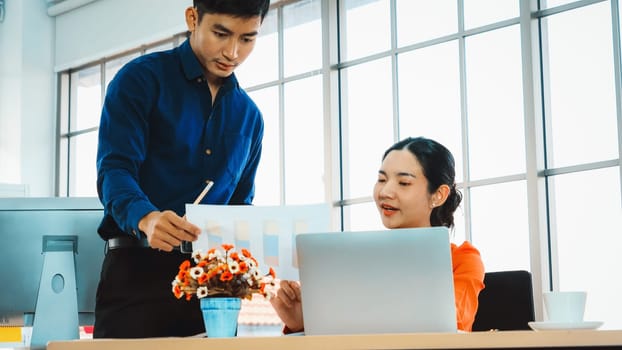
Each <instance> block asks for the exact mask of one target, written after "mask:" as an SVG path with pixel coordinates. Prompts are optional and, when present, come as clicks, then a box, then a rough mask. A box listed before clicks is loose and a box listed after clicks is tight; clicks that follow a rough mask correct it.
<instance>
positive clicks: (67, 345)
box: [47, 330, 622, 350]
mask: <svg viewBox="0 0 622 350" xmlns="http://www.w3.org/2000/svg"><path fill="white" fill-rule="evenodd" d="M616 345H617V346H622V330H603V331H587V330H580V331H576V330H575V331H545V332H535V331H502V332H473V333H457V334H446V333H445V334H440V333H418V334H366V335H333V336H279V337H237V338H213V339H207V338H151V339H123V340H121V339H94V340H73V341H54V342H50V343H49V344H48V346H47V349H48V350H108V349H114V350H120V349H128V350H129V349H131V350H143V349H144V350H151V349H154V348H157V349H159V350H165V349H171V350H178V349H184V350H205V349H209V350H218V349H223V350H224V349H226V350H236V349H240V350H241V349H244V350H247V349H254V350H290V349H297V350H305V349H313V350H317V349H321V350H343V349H350V350H351V349H360V350H378V349H475V348H477V349H485V348H497V349H499V348H515V349H516V348H537V347H559V348H577V347H594V346H616Z"/></svg>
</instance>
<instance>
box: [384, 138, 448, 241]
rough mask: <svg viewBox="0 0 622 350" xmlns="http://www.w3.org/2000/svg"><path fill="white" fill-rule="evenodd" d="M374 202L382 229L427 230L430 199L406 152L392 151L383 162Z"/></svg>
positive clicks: (424, 181)
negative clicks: (425, 228) (419, 228)
mask: <svg viewBox="0 0 622 350" xmlns="http://www.w3.org/2000/svg"><path fill="white" fill-rule="evenodd" d="M374 200H375V201H376V207H377V208H378V211H379V212H380V218H381V219H382V223H383V224H384V226H385V227H387V228H389V229H394V228H413V227H429V226H430V213H431V212H432V208H433V205H435V204H437V203H434V202H433V196H432V195H430V194H429V193H428V179H427V178H426V177H425V176H424V175H423V169H422V168H421V165H420V164H419V161H417V158H415V156H414V155H413V154H412V153H410V151H408V150H395V151H391V152H390V153H389V154H387V156H386V157H385V159H384V160H383V161H382V165H381V167H380V170H379V171H378V181H377V182H376V185H375V186H374Z"/></svg>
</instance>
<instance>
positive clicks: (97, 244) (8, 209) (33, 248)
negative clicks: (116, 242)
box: [0, 197, 104, 326]
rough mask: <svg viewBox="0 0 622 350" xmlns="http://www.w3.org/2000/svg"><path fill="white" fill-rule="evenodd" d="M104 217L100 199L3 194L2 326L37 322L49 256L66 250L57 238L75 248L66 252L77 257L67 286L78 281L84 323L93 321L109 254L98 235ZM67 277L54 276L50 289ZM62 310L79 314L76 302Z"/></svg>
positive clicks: (0, 234)
mask: <svg viewBox="0 0 622 350" xmlns="http://www.w3.org/2000/svg"><path fill="white" fill-rule="evenodd" d="M102 217H103V209H102V206H101V203H100V202H99V200H98V199H97V198H66V197H54V198H0V281H2V282H1V283H2V284H1V286H0V326H2V325H26V326H30V325H32V322H33V320H34V319H35V316H34V315H35V308H37V309H39V310H40V309H41V305H39V306H37V305H36V304H37V297H38V294H39V286H40V284H41V281H42V271H43V265H44V259H45V260H46V261H48V262H49V261H51V260H54V259H51V256H52V255H54V254H56V253H57V252H56V251H57V250H63V249H62V247H61V249H58V248H57V247H56V245H55V244H57V243H54V242H56V241H58V242H60V244H61V245H63V244H65V243H66V242H69V244H70V246H72V247H73V248H72V250H73V253H71V252H70V253H69V254H65V256H72V255H73V257H74V259H72V260H70V261H75V284H68V285H71V286H74V285H75V289H76V293H75V297H73V298H74V299H76V298H77V312H78V315H79V317H78V319H79V324H80V325H92V324H93V321H94V310H95V293H96V289H97V284H98V282H99V275H100V270H101V264H102V260H103V257H104V241H103V240H102V239H101V238H100V237H99V235H98V234H97V227H98V226H99V223H100V221H101V219H102ZM46 256H47V258H46ZM63 264H64V263H63ZM65 265H71V264H70V263H67V264H65ZM72 273H73V272H72ZM70 275H71V274H70ZM63 277H64V276H60V277H59V276H56V275H55V276H54V279H51V280H50V281H51V282H50V283H51V284H52V286H51V287H50V289H51V290H56V288H58V286H57V282H58V280H60V282H61V285H62V283H68V282H67V281H65V280H64V279H63ZM71 277H73V276H71ZM72 279H73V278H72ZM43 281H44V282H43V284H42V286H43V288H42V289H48V287H49V286H48V280H47V279H46V278H44V279H43ZM53 294H54V293H52V295H53ZM72 294H73V293H72ZM62 302H63V303H64V302H65V301H62ZM72 303H73V304H74V305H75V302H69V303H68V304H70V306H71V304H72ZM62 310H67V312H72V310H73V313H74V314H75V306H71V307H67V308H64V307H63V308H62ZM35 322H36V321H35Z"/></svg>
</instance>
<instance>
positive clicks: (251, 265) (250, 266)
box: [246, 259, 257, 270]
mask: <svg viewBox="0 0 622 350" xmlns="http://www.w3.org/2000/svg"><path fill="white" fill-rule="evenodd" d="M246 264H247V265H248V269H249V270H252V269H254V268H256V267H257V263H256V262H255V259H248V260H247V261H246Z"/></svg>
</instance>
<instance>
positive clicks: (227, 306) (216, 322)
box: [201, 297, 242, 338]
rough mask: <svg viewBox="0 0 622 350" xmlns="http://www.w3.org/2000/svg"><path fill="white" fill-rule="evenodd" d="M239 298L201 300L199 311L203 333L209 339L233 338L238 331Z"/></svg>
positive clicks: (240, 304)
mask: <svg viewBox="0 0 622 350" xmlns="http://www.w3.org/2000/svg"><path fill="white" fill-rule="evenodd" d="M241 306H242V300H241V299H240V298H218V297H217V298H209V297H207V298H203V299H201V311H203V322H205V333H206V335H207V337H209V338H226V337H235V336H236V334H237V330H238V316H239V314H240V307H241Z"/></svg>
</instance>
